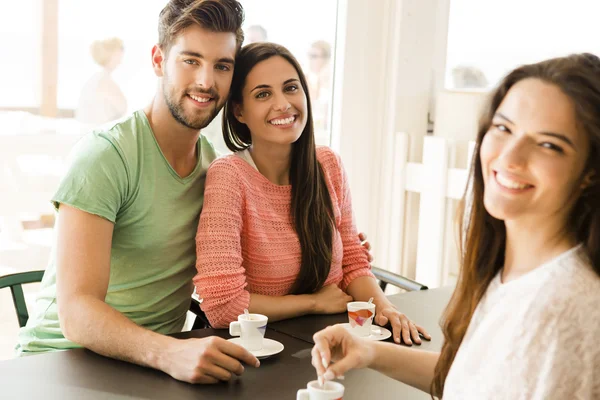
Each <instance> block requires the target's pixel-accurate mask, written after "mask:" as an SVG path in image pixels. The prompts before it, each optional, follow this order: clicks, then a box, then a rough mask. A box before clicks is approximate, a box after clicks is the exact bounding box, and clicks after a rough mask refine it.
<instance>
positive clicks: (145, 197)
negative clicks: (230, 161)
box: [17, 111, 217, 354]
mask: <svg viewBox="0 0 600 400" xmlns="http://www.w3.org/2000/svg"><path fill="white" fill-rule="evenodd" d="M216 157H217V154H216V152H215V149H214V147H213V146H212V144H211V143H210V142H209V141H208V140H207V139H206V138H205V137H204V136H203V135H202V136H200V139H199V140H198V164H197V165H196V168H195V169H194V171H193V172H192V173H191V174H190V175H189V176H187V177H185V178H181V177H179V175H177V173H176V172H175V170H174V169H173V168H172V167H171V166H170V165H169V163H168V161H167V159H166V158H165V156H164V155H163V153H162V151H161V149H160V147H159V146H158V143H157V141H156V139H155V137H154V134H153V132H152V129H151V128H150V124H149V123H148V119H147V118H146V115H145V114H144V112H143V111H137V112H136V113H134V114H133V115H132V116H131V117H129V118H127V119H125V120H122V121H121V122H119V123H117V124H116V125H114V126H113V127H112V128H110V129H109V130H106V131H97V132H93V133H91V134H88V135H86V136H84V137H83V138H82V139H81V140H80V141H79V143H78V144H77V145H76V146H75V148H74V149H73V151H72V153H71V155H70V162H69V168H68V171H67V173H66V175H65V177H64V178H63V180H62V182H61V184H60V186H59V188H58V191H57V192H56V194H55V196H54V197H53V199H52V201H53V203H54V205H55V207H56V209H57V211H58V207H59V205H60V204H61V203H62V204H68V205H69V206H72V207H75V208H78V209H80V210H83V211H86V212H88V213H91V214H96V215H99V216H101V217H103V218H106V219H107V220H109V221H111V222H113V223H114V224H115V225H114V232H113V239H112V251H111V260H110V280H109V285H108V293H107V295H106V303H107V304H108V305H110V306H112V307H113V308H115V309H116V310H118V311H120V312H121V313H123V314H124V315H125V316H127V317H128V318H129V319H131V320H132V321H133V322H135V323H136V324H138V325H140V326H143V327H145V328H148V329H150V330H152V331H155V332H159V333H164V334H168V333H173V332H179V331H181V329H182V327H183V324H184V322H185V317H186V311H187V310H188V308H189V305H190V296H191V294H192V292H193V284H192V278H193V276H194V274H195V272H196V268H195V259H196V252H195V235H196V230H197V226H198V218H199V216H200V210H201V208H202V203H203V200H204V177H205V172H206V170H207V169H208V166H209V165H210V163H211V162H212V161H213V160H215V158H216ZM71 245H72V246H77V243H76V242H75V243H72V244H71ZM73 347H79V346H78V345H77V344H75V343H73V342H71V341H69V340H67V339H65V337H64V335H63V334H62V331H61V328H60V325H59V321H58V307H57V304H56V264H55V252H54V249H53V251H52V252H51V256H50V262H49V265H48V268H47V269H46V273H45V274H44V279H43V280H42V283H41V290H40V293H39V295H38V297H37V299H36V306H35V311H34V312H33V313H32V314H31V316H30V318H29V321H28V322H27V326H25V327H24V328H22V329H21V331H20V332H19V343H18V345H17V352H18V353H20V354H21V353H28V352H41V351H49V350H58V349H68V348H73Z"/></svg>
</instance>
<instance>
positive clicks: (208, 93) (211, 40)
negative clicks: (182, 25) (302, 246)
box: [153, 25, 237, 130]
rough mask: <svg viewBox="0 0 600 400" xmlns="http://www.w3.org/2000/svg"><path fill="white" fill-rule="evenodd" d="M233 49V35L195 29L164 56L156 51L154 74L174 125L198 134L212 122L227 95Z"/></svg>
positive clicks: (230, 77) (191, 27)
mask: <svg viewBox="0 0 600 400" xmlns="http://www.w3.org/2000/svg"><path fill="white" fill-rule="evenodd" d="M236 49H237V45H236V36H235V34H233V33H222V32H212V31H208V30H206V29H203V28H201V27H200V26H198V25H191V26H189V27H188V28H186V29H185V30H183V31H182V32H181V34H179V36H178V37H177V38H176V39H175V41H174V42H173V44H172V45H171V47H170V48H169V49H168V51H167V54H166V55H165V54H164V52H163V51H162V50H160V49H159V48H158V47H155V49H154V52H153V59H154V62H155V70H157V74H159V75H161V76H162V77H163V80H162V88H163V95H164V100H165V103H166V104H167V106H168V108H169V110H170V112H171V114H172V116H173V118H175V120H176V121H177V122H179V123H180V124H182V125H184V126H186V127H188V128H191V129H195V130H198V129H202V128H204V127H206V126H207V125H208V124H209V123H210V122H211V121H212V120H213V119H214V118H215V116H216V115H217V114H218V113H219V111H220V110H221V108H222V107H223V105H224V104H225V101H226V100H227V96H228V95H229V87H230V86H231V79H232V76H233V63H234V59H235V54H236ZM164 57H166V58H164Z"/></svg>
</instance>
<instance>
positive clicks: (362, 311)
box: [347, 301, 375, 337]
mask: <svg viewBox="0 0 600 400" xmlns="http://www.w3.org/2000/svg"><path fill="white" fill-rule="evenodd" d="M347 308H348V322H350V332H352V333H353V334H355V335H357V336H361V337H365V336H369V335H370V334H371V325H372V324H373V318H374V317H375V304H373V303H369V302H366V301H351V302H350V303H348V305H347Z"/></svg>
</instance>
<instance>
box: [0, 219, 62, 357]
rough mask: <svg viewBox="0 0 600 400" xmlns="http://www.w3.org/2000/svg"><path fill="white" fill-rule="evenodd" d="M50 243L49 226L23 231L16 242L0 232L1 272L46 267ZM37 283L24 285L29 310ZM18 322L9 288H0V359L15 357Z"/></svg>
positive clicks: (12, 272) (15, 271)
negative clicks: (23, 236) (22, 235)
mask: <svg viewBox="0 0 600 400" xmlns="http://www.w3.org/2000/svg"><path fill="white" fill-rule="evenodd" d="M51 243H52V230H51V229H36V230H31V231H26V233H25V241H24V242H23V243H15V242H12V241H9V240H6V239H4V238H2V235H0V276H2V275H7V274H14V273H18V272H25V271H29V270H38V269H45V268H46V264H47V263H48V257H49V254H50V245H51ZM38 287H39V284H38V283H32V284H29V285H25V286H24V287H23V291H24V292H25V300H26V301H27V306H28V309H29V310H32V309H33V304H34V301H35V294H36V292H37V290H38ZM18 330H19V324H18V323H17V317H16V314H15V311H14V305H13V301H12V296H11V293H10V290H9V289H8V288H7V289H2V290H0V360H7V359H10V358H13V357H14V354H13V349H14V347H15V343H16V340H17V333H18Z"/></svg>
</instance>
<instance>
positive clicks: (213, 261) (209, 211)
mask: <svg viewBox="0 0 600 400" xmlns="http://www.w3.org/2000/svg"><path fill="white" fill-rule="evenodd" d="M242 189H243V188H242V183H241V182H240V180H239V178H238V173H237V171H236V169H235V167H234V166H233V165H232V164H231V163H230V161H229V160H227V159H226V158H225V159H218V160H216V161H215V162H214V163H213V164H212V165H211V166H210V167H209V169H208V173H207V177H206V187H205V190H204V205H203V209H202V214H201V216H200V222H199V223H198V232H197V234H196V270H197V274H196V276H195V277H194V285H195V286H196V292H197V293H198V296H200V297H201V298H202V299H203V302H202V310H203V311H204V312H205V313H206V317H207V318H208V320H209V321H210V323H211V325H212V326H213V327H215V328H225V327H227V326H228V325H229V323H230V322H231V321H236V320H237V317H238V315H240V314H243V312H244V309H245V308H248V305H249V302H250V293H249V292H248V291H247V290H246V289H245V288H246V285H247V283H246V273H245V270H244V267H243V266H242V245H241V235H242V227H243V208H244V204H243V197H242V196H243V190H242Z"/></svg>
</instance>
